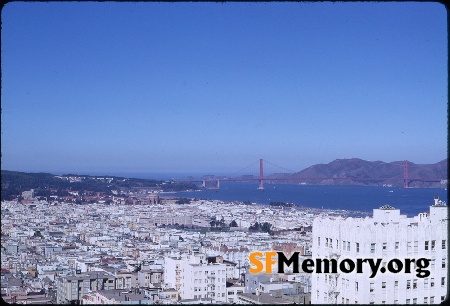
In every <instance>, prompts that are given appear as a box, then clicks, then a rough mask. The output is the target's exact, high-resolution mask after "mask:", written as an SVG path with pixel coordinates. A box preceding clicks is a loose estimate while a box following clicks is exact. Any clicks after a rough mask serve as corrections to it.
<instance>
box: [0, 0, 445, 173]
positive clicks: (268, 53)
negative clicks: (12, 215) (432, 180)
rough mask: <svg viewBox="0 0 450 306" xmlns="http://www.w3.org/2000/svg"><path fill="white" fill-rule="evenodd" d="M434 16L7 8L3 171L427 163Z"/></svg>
mask: <svg viewBox="0 0 450 306" xmlns="http://www.w3.org/2000/svg"><path fill="white" fill-rule="evenodd" d="M446 13H447V12H446V8H445V6H444V5H442V4H439V3H64V2H60V3H20V2H12V3H8V4H6V5H5V6H4V7H3V10H2V38H3V39H2V68H3V69H2V148H1V149H2V169H6V170H16V171H24V172H51V173H63V172H65V173H69V172H71V173H77V174H89V173H93V172H96V173H99V174H100V173H103V174H114V173H161V172H167V173H205V172H217V173H230V172H234V171H237V170H239V169H240V167H243V166H246V165H248V164H250V163H252V162H254V161H256V160H257V159H259V158H264V159H267V160H270V161H271V162H273V163H275V164H278V165H281V166H284V167H287V168H289V169H293V170H298V171H300V170H302V169H304V168H306V167H308V166H311V165H314V164H320V163H329V162H331V161H333V160H334V159H337V158H351V157H356V158H361V159H364V160H381V161H385V162H392V161H399V160H409V161H411V162H414V163H417V164H432V163H437V162H439V161H441V160H443V159H445V158H447V99H448V97H447V52H448V50H447V16H446Z"/></svg>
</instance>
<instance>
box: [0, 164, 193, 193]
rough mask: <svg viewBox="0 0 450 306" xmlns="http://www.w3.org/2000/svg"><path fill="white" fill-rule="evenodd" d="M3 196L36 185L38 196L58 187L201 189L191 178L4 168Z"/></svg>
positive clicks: (71, 188)
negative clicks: (167, 179)
mask: <svg viewBox="0 0 450 306" xmlns="http://www.w3.org/2000/svg"><path fill="white" fill-rule="evenodd" d="M1 186H2V189H1V200H11V199H13V198H14V197H15V196H17V195H20V194H21V193H22V191H25V190H29V189H35V191H36V195H38V196H45V197H47V196H49V195H50V190H51V189H54V190H57V191H58V192H57V194H59V195H66V194H67V192H66V191H67V190H73V191H75V190H77V191H80V190H90V191H93V192H104V193H107V194H110V193H111V191H112V190H117V189H126V188H155V189H161V190H163V191H181V190H189V189H197V188H198V187H197V186H196V185H195V184H193V183H190V182H172V183H165V182H164V181H159V180H152V179H138V178H123V177H116V176H90V175H78V174H64V175H62V176H57V175H54V174H50V173H25V172H18V171H8V170H1Z"/></svg>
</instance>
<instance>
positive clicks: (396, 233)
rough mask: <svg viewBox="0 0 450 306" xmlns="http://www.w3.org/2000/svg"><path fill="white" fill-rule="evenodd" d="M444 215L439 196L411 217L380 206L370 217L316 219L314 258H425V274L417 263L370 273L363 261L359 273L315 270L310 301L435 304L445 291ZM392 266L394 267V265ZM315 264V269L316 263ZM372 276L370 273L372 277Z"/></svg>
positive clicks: (386, 264)
mask: <svg viewBox="0 0 450 306" xmlns="http://www.w3.org/2000/svg"><path fill="white" fill-rule="evenodd" d="M447 248H448V219H447V206H445V203H443V202H441V201H440V200H439V199H438V198H435V202H434V205H432V206H430V211H429V212H427V213H420V214H419V215H418V216H415V217H413V218H407V217H406V216H405V215H401V214H400V210H398V209H395V208H393V207H391V206H387V205H386V206H383V207H380V208H379V209H374V210H373V217H372V218H369V217H366V218H342V217H337V218H316V219H315V220H314V223H313V247H312V252H313V259H317V258H320V259H336V260H337V261H338V262H339V261H341V260H343V259H346V258H348V259H353V260H355V259H357V258H361V259H365V258H374V259H378V258H380V259H381V267H380V269H381V268H382V267H384V268H385V269H386V268H389V266H390V261H391V260H392V259H399V260H401V261H402V262H403V263H407V259H419V258H426V259H428V260H430V261H429V266H428V267H426V268H424V269H423V270H428V271H430V275H429V276H428V277H423V276H424V274H421V276H420V275H419V273H418V272H417V271H418V270H417V269H418V268H419V267H418V266H417V264H415V263H410V264H409V266H410V273H406V264H405V265H404V266H403V270H401V272H399V273H391V272H389V271H388V272H386V273H381V272H379V271H378V273H377V274H376V275H375V276H373V275H372V274H373V273H372V271H371V268H370V266H369V265H368V264H367V263H365V264H364V267H363V268H364V269H363V271H362V272H363V273H356V272H355V271H353V272H352V273H342V271H340V270H338V273H313V274H312V290H311V302H312V303H313V304H315V303H319V304H439V303H441V301H443V300H444V299H446V297H447V294H448V293H447V290H448V279H447V269H448V258H447ZM392 267H396V268H398V266H397V265H392ZM316 268H317V267H316ZM371 276H373V277H371Z"/></svg>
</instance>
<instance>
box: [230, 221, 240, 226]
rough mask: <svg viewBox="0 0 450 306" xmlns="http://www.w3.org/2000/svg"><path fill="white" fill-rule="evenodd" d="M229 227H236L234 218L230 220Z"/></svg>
mask: <svg viewBox="0 0 450 306" xmlns="http://www.w3.org/2000/svg"><path fill="white" fill-rule="evenodd" d="M230 227H238V224H237V223H236V220H233V221H231V223H230Z"/></svg>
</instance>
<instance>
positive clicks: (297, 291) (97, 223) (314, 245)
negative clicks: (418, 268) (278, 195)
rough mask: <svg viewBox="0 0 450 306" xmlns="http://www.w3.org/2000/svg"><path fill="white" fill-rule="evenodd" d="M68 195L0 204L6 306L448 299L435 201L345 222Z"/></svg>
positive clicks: (334, 214) (329, 215)
mask: <svg viewBox="0 0 450 306" xmlns="http://www.w3.org/2000/svg"><path fill="white" fill-rule="evenodd" d="M58 179H61V180H65V179H68V178H64V177H58ZM70 179H71V180H72V181H73V182H77V181H80V179H79V178H76V177H71V178H70ZM112 180H113V179H112V178H111V179H110V180H109V181H108V183H111V181H112ZM66 191H67V193H69V196H65V195H63V196H58V195H56V194H57V193H58V192H57V190H54V191H53V192H52V193H53V194H52V195H50V196H49V197H42V196H36V191H35V190H34V189H30V190H25V191H23V192H21V194H20V195H17V197H16V198H15V199H12V200H9V201H6V200H4V201H2V205H1V217H2V223H1V253H2V256H1V258H2V266H1V268H2V270H1V290H2V299H3V300H5V301H6V302H9V303H26V304H30V303H34V304H47V303H52V304H173V303H178V304H192V303H194V304H198V303H208V304H209V303H219V304H224V303H227V304H292V303H297V304H310V303H313V304H314V303H342V304H344V303H346V304H348V303H350V304H357V303H359V304H361V303H362V304H374V303H375V304H384V303H391V304H416V303H419V304H421V303H430V304H433V303H440V302H441V301H443V300H444V299H445V298H446V295H447V287H448V283H447V279H446V277H447V248H448V245H447V243H448V242H447V226H448V225H447V224H448V221H447V206H446V205H445V203H444V202H442V201H441V200H439V199H438V198H435V199H434V202H433V203H432V205H431V206H430V211H429V212H428V213H422V214H419V215H418V216H416V217H414V218H407V217H406V216H404V215H401V214H400V211H399V210H398V209H395V208H393V207H380V208H377V209H374V211H373V216H371V217H365V218H352V217H350V216H349V215H348V214H346V213H348V212H345V211H332V210H323V209H312V208H310V209H307V208H300V207H298V206H295V205H291V204H289V203H282V202H274V203H271V205H259V204H256V203H250V202H229V203H228V202H223V201H219V200H205V199H195V198H192V199H187V198H176V197H173V196H171V194H170V193H169V194H168V193H164V192H163V191H162V190H160V189H158V188H155V187H152V188H138V189H129V188H124V189H119V190H112V192H111V193H110V194H108V195H107V194H102V193H93V192H92V191H83V190H78V191H74V190H66ZM59 192H60V191H59ZM60 193H61V192H60ZM431 200H432V199H430V202H432V201H431ZM321 241H322V243H321ZM261 251H275V252H282V253H283V254H286V255H287V256H290V255H292V254H298V255H299V258H300V261H304V260H307V259H308V258H317V257H321V258H339V257H340V256H342V257H343V258H344V257H349V258H356V257H358V256H364V257H376V256H378V257H382V258H385V259H386V258H390V257H392V256H395V257H397V258H403V257H414V258H419V257H427V258H432V261H431V276H430V277H429V278H424V279H421V278H418V277H415V276H414V275H408V274H406V273H404V274H403V273H402V274H396V275H395V276H394V277H393V276H392V275H390V276H389V277H387V275H386V276H383V278H382V277H378V278H375V279H373V280H372V279H370V278H369V276H368V275H367V274H347V275H345V274H343V273H340V274H339V273H334V274H328V275H327V274H318V273H312V274H311V273H307V272H305V271H302V272H300V273H298V272H297V273H294V272H296V271H293V270H292V265H290V266H288V267H287V269H286V270H285V271H284V272H283V273H279V272H276V271H272V272H271V273H269V274H268V273H258V274H254V273H251V272H250V268H251V267H252V263H251V262H250V261H249V256H250V254H252V253H253V252H261ZM385 265H386V262H385V261H384V262H383V266H385ZM399 288H400V289H399ZM403 289H408V290H403Z"/></svg>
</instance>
